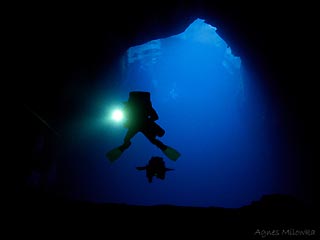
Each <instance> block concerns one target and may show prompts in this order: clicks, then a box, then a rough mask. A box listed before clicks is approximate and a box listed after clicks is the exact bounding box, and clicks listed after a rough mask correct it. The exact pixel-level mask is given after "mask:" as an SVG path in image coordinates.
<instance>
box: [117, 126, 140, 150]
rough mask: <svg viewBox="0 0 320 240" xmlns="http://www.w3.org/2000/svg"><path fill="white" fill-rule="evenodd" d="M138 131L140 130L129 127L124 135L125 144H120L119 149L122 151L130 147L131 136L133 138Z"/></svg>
mask: <svg viewBox="0 0 320 240" xmlns="http://www.w3.org/2000/svg"><path fill="white" fill-rule="evenodd" d="M137 133H138V131H137V130H136V129H132V128H129V129H128V131H127V133H126V136H125V137H124V140H123V144H122V145H121V146H119V149H120V151H121V152H123V151H124V150H126V149H128V148H129V147H130V145H131V141H130V140H131V138H133V137H134V136H135V135H136V134H137Z"/></svg>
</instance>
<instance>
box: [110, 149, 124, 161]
mask: <svg viewBox="0 0 320 240" xmlns="http://www.w3.org/2000/svg"><path fill="white" fill-rule="evenodd" d="M121 154H122V151H121V150H120V149H119V147H116V148H114V149H112V150H110V151H109V152H107V153H106V157H107V158H108V159H109V160H110V162H114V161H116V160H117V159H118V158H119V157H120V156H121Z"/></svg>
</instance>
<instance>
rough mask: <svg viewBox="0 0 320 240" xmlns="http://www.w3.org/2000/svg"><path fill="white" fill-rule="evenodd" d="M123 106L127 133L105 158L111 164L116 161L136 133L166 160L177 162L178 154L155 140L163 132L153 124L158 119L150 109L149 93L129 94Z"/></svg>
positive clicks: (151, 108) (136, 92) (163, 132)
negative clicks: (159, 151) (159, 150)
mask: <svg viewBox="0 0 320 240" xmlns="http://www.w3.org/2000/svg"><path fill="white" fill-rule="evenodd" d="M124 104H125V106H124V114H125V116H126V121H125V122H124V127H125V128H128V131H127V134H126V136H125V137H124V141H123V144H122V145H121V146H118V147H116V148H114V149H112V150H111V151H109V152H108V153H107V154H106V156H107V158H108V159H109V160H110V161H112V162H113V161H115V160H117V159H118V158H119V157H120V156H121V154H122V153H123V152H124V150H126V149H127V148H129V147H130V145H131V141H130V140H131V138H133V137H134V136H135V135H136V134H137V133H138V132H142V133H143V134H144V135H145V136H146V138H148V139H149V141H150V142H151V143H152V144H154V145H156V146H157V147H158V148H159V149H161V151H162V152H163V153H164V154H165V155H166V156H167V157H168V158H170V159H171V160H174V161H175V160H177V159H178V158H179V157H180V153H179V152H178V151H177V150H175V149H173V148H172V147H169V146H167V145H165V144H163V143H162V142H161V141H160V140H158V139H156V137H162V136H163V135H164V134H165V131H164V129H162V128H161V127H160V126H159V125H158V124H157V123H156V122H155V121H156V120H158V119H159V116H158V114H157V112H156V111H155V109H154V108H153V107H152V104H151V100H150V92H140V91H133V92H130V93H129V100H128V101H127V102H125V103H124Z"/></svg>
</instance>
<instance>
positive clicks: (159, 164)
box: [136, 157, 173, 183]
mask: <svg viewBox="0 0 320 240" xmlns="http://www.w3.org/2000/svg"><path fill="white" fill-rule="evenodd" d="M136 169H137V170H146V176H147V178H148V182H149V183H151V182H152V179H153V177H156V178H159V179H162V180H164V179H165V176H166V172H167V171H172V170H173V169H172V168H166V166H165V162H164V161H163V158H162V157H152V158H151V159H150V160H149V163H148V164H147V165H146V166H144V167H136Z"/></svg>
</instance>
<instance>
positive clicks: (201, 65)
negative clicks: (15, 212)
mask: <svg viewBox="0 0 320 240" xmlns="http://www.w3.org/2000/svg"><path fill="white" fill-rule="evenodd" d="M216 30H217V29H216V28H215V27H213V26H211V25H209V24H207V23H206V22H205V21H204V20H201V19H196V20H195V21H194V22H193V23H192V24H191V25H190V26H189V27H188V28H186V30H185V31H184V32H183V33H181V34H178V35H175V36H171V37H168V38H165V39H156V40H153V41H150V42H147V43H145V44H142V45H139V46H134V47H131V48H129V49H128V51H127V53H126V55H125V56H124V58H123V61H122V68H121V71H119V72H118V73H115V74H114V76H112V78H117V79H118V80H119V81H118V84H117V87H115V88H114V89H113V90H112V91H110V92H104V93H103V96H102V97H101V98H104V99H107V100H104V101H105V102H103V101H102V102H103V103H101V104H100V105H101V106H105V105H107V104H110V103H109V102H110V101H118V103H121V102H123V101H126V100H127V98H128V93H129V92H130V91H150V92H151V100H152V104H153V107H154V108H155V109H156V111H157V113H158V115H159V120H158V121H157V123H158V124H159V125H160V126H161V127H163V128H164V129H165V130H166V134H165V135H164V136H163V137H162V138H161V141H163V142H164V143H165V144H168V145H169V146H172V147H174V148H176V149H178V150H179V152H180V153H181V157H180V158H179V159H178V160H177V161H176V162H173V161H171V160H169V159H167V158H166V157H165V156H164V155H163V153H162V152H161V151H160V150H159V149H158V148H156V147H155V146H154V145H152V144H151V143H150V142H149V141H148V140H147V139H146V138H145V137H144V136H143V135H142V134H140V133H139V134H137V135H136V136H135V137H134V138H133V139H132V145H131V146H130V148H129V149H128V150H126V151H125V152H124V154H123V155H122V156H121V158H120V159H119V160H117V161H116V162H115V163H113V164H110V163H109V162H108V160H107V159H105V157H104V156H105V153H106V151H107V150H110V149H111V148H113V147H115V146H118V145H119V144H121V143H122V141H123V138H124V136H125V133H126V129H124V128H121V127H117V128H114V126H113V125H112V124H108V125H99V127H96V129H94V130H92V129H91V131H90V134H92V135H94V137H93V139H94V140H93V141H94V142H95V145H94V147H92V148H91V149H90V150H88V152H86V153H85V154H80V153H79V156H78V157H79V159H82V160H79V159H77V161H76V162H75V163H74V164H75V165H77V166H78V170H77V171H76V172H75V173H74V174H76V175H77V176H75V177H74V179H76V180H74V181H75V183H74V186H76V187H73V188H74V189H73V190H72V191H70V192H72V194H71V195H72V197H73V198H77V199H78V198H79V199H85V200H90V201H94V202H112V203H127V204H138V205H156V204H174V205H178V206H220V207H240V206H243V205H247V204H250V203H251V202H252V201H255V200H258V199H260V197H261V196H262V195H263V194H271V193H287V192H289V191H291V190H292V189H290V187H292V184H291V182H290V181H291V178H290V177H289V175H288V174H289V173H288V169H285V167H284V166H285V165H284V164H282V159H283V158H286V159H289V158H290V156H287V155H286V153H285V152H283V151H282V149H283V146H284V145H285V141H284V138H283V136H282V132H281V129H279V127H278V123H279V119H278V116H277V110H276V108H274V106H272V104H271V102H270V101H269V97H268V94H267V93H265V92H264V91H263V90H262V89H261V87H260V86H259V84H258V82H259V81H258V79H255V77H254V76H253V74H249V72H250V71H249V70H248V67H247V66H243V64H242V61H241V59H240V57H235V56H233V54H232V49H231V48H230V46H228V45H227V43H226V42H225V41H224V40H223V39H222V38H221V37H220V36H219V35H218V34H217V32H216ZM115 89H116V90H115ZM111 92H112V94H111ZM101 108H103V107H101ZM101 115H102V114H101ZM97 126H98V125H97ZM89 139H90V140H89ZM79 141H80V140H79ZM83 141H84V142H85V141H88V142H89V141H90V142H92V138H89V137H88V138H87V140H83ZM91 146H92V145H91ZM80 155H81V156H80ZM152 156H161V157H164V160H165V162H166V164H167V167H168V168H174V169H175V170H174V171H172V172H169V173H168V174H167V176H166V179H165V180H164V181H162V180H158V179H155V180H154V181H153V183H151V184H150V183H148V181H147V179H146V177H145V174H144V173H141V172H139V171H136V170H135V167H136V166H144V165H145V164H146V163H147V162H148V160H149V159H150V158H151V157H152ZM81 169H82V170H81ZM284 171H285V172H286V173H287V175H286V177H284V176H283V175H284ZM70 188H71V187H70ZM68 191H69V190H68Z"/></svg>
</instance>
